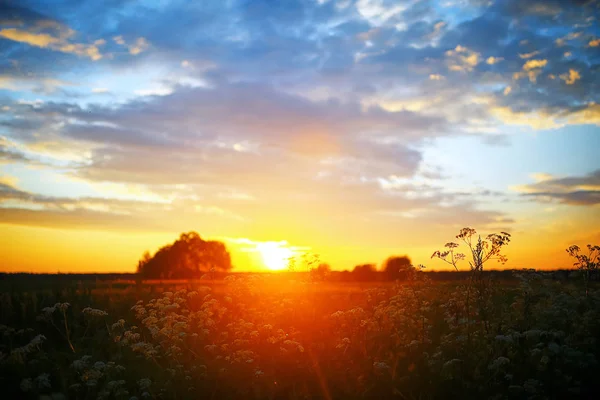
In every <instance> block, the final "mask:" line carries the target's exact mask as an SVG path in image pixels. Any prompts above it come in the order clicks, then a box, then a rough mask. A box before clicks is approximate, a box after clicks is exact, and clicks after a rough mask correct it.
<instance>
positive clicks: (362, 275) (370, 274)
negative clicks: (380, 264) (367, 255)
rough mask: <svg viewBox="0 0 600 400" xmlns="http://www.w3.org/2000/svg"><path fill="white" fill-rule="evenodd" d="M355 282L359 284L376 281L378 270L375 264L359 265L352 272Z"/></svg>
mask: <svg viewBox="0 0 600 400" xmlns="http://www.w3.org/2000/svg"><path fill="white" fill-rule="evenodd" d="M352 277H353V278H354V279H353V280H355V281H359V282H367V281H374V280H376V279H377V270H376V269H375V264H362V265H357V266H356V267H354V269H353V270H352Z"/></svg>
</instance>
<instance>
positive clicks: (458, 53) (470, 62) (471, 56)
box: [446, 45, 480, 72]
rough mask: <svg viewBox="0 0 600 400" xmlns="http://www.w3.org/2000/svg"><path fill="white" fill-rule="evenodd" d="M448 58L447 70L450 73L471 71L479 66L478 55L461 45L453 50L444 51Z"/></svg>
mask: <svg viewBox="0 0 600 400" xmlns="http://www.w3.org/2000/svg"><path fill="white" fill-rule="evenodd" d="M446 56H447V57H448V60H447V62H448V69H449V70H450V71H462V72H466V71H473V68H475V67H476V66H477V64H479V61H480V60H479V57H480V54H479V53H477V52H475V51H472V50H469V49H468V48H466V47H463V46H461V45H458V46H456V48H454V50H448V51H446Z"/></svg>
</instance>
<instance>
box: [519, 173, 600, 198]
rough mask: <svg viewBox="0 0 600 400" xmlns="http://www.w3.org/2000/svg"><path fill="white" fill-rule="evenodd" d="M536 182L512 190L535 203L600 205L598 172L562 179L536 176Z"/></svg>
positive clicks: (599, 175) (599, 178)
mask: <svg viewBox="0 0 600 400" xmlns="http://www.w3.org/2000/svg"><path fill="white" fill-rule="evenodd" d="M536 180H537V182H536V183H533V184H529V185H522V186H517V187H515V188H514V189H515V190H516V191H518V192H520V193H522V194H523V195H524V196H528V197H531V198H534V199H535V200H536V201H546V202H547V201H557V202H559V203H562V204H567V205H573V206H594V205H597V204H600V170H595V171H593V172H591V173H590V174H588V175H585V176H575V177H564V178H558V177H552V176H549V175H541V176H540V175H537V176H536Z"/></svg>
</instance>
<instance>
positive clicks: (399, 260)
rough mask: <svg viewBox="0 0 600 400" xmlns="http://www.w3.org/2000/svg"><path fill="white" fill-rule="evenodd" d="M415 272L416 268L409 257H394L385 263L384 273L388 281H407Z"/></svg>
mask: <svg viewBox="0 0 600 400" xmlns="http://www.w3.org/2000/svg"><path fill="white" fill-rule="evenodd" d="M413 271H414V267H413V265H412V262H411V261H410V258H408V256H392V257H390V258H388V259H387V260H386V261H385V263H384V266H383V272H384V273H385V276H386V279H387V280H388V281H395V280H401V281H404V280H407V279H408V278H409V277H410V275H411V274H412V272H413Z"/></svg>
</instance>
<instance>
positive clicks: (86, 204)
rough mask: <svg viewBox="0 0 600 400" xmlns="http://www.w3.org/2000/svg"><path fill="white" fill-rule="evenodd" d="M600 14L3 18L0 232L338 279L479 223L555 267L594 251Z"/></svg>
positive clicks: (464, 8)
mask: <svg viewBox="0 0 600 400" xmlns="http://www.w3.org/2000/svg"><path fill="white" fill-rule="evenodd" d="M599 7H600V6H599V3H598V2H597V1H576V2H573V1H558V0H552V1H537V0H533V1H527V2H522V1H516V0H508V1H492V0H457V1H453V0H442V1H428V0H422V1H415V0H411V1H386V0H358V1H352V0H338V1H336V0H315V1H312V0H311V1H309V0H307V1H261V0H256V1H214V2H212V1H203V2H197V3H196V2H188V1H133V0H131V1H117V0H111V1H103V2H94V1H89V0H69V1H28V0H20V1H15V2H10V1H9V2H3V3H2V5H0V15H2V17H0V226H6V227H7V226H11V227H13V228H14V227H19V226H21V227H27V228H28V229H29V228H31V229H35V228H40V229H41V228H42V227H43V228H51V229H67V230H73V231H76V230H78V229H79V230H81V229H84V230H90V231H98V230H104V231H108V232H113V233H115V232H118V233H119V234H121V233H122V232H138V233H139V232H158V233H160V234H165V235H176V234H177V233H178V232H181V231H187V230H198V231H199V232H200V233H201V234H203V235H208V236H212V237H229V238H233V239H232V240H233V241H234V242H235V240H238V239H239V238H247V239H248V240H256V241H275V242H279V241H282V240H285V241H287V242H289V243H291V244H292V245H295V246H301V247H303V248H304V247H311V248H314V249H318V250H319V251H320V252H322V253H323V254H330V259H331V260H332V264H335V262H336V261H339V263H340V268H342V267H343V268H347V267H350V266H351V265H347V263H350V262H353V261H350V260H348V257H346V256H342V255H340V254H339V252H340V251H341V250H333V249H340V248H342V247H344V246H348V245H350V246H352V245H355V246H358V245H359V244H360V246H361V249H364V251H362V250H361V251H362V253H360V254H359V256H361V257H363V258H365V259H367V258H377V257H381V256H382V255H383V252H389V251H400V252H402V251H405V252H412V253H413V254H421V253H422V254H425V253H426V251H425V249H429V248H432V249H435V248H436V247H437V246H438V244H439V242H440V241H443V240H444V239H443V238H444V237H445V238H448V239H451V238H452V236H453V234H454V232H456V231H457V230H458V229H459V228H460V227H462V226H465V225H473V226H474V227H476V228H478V229H480V230H482V231H491V230H500V229H502V230H506V231H513V232H529V233H524V234H523V236H524V237H525V238H526V240H523V242H522V244H521V245H516V246H517V248H518V249H519V251H517V252H515V254H516V256H515V257H514V258H513V259H515V260H517V261H515V263H517V264H518V263H519V262H520V263H521V264H523V263H525V262H526V261H528V260H531V257H532V256H531V255H530V256H528V255H527V248H528V246H530V247H531V241H533V240H535V237H536V236H535V235H534V234H533V233H532V232H531V230H532V229H534V228H536V229H539V231H540V232H545V231H547V233H548V235H549V236H548V237H549V238H550V237H552V238H554V240H556V241H558V242H557V243H554V244H552V243H550V240H548V243H546V244H543V246H542V245H540V246H542V247H544V246H545V247H544V248H545V249H547V250H548V254H558V253H556V252H558V251H559V250H561V249H562V247H561V246H563V245H564V243H569V242H574V241H578V240H588V239H590V240H597V239H600V231H599V230H598V228H597V226H598V222H600V213H599V212H598V210H599V209H598V207H599V206H598V204H600V172H599V171H600V161H598V160H599V158H598V157H597V154H596V153H597V149H598V147H599V146H598V145H599V144H600V139H599V134H600V128H599V125H600V105H599V104H598V102H599V100H600V99H599V97H600V95H599V93H600V77H599V76H600V74H599V73H598V70H599V68H600V28H599V26H600V25H599V24H598V23H597V18H598V15H599V14H600V8H599ZM536 221H537V222H539V223H538V224H537V225H536ZM558 227H562V228H558ZM13 228H11V229H13ZM6 229H8V228H6ZM559 233H560V234H559ZM527 235H529V236H527ZM553 235H554V236H553ZM406 243H410V245H407V244H406ZM143 246H144V244H142V243H139V242H136V244H135V245H132V247H133V248H134V250H135V251H136V252H140V253H141V251H143V250H144V248H143ZM395 246H397V248H398V250H394V247H395ZM519 246H520V247H519ZM536 249H537V247H536ZM1 250H2V249H0V251H1ZM538 250H539V249H538ZM538 250H536V252H537V251H538ZM427 251H428V250H427ZM561 251H562V250H561ZM336 252H337V253H336ZM136 254H137V253H136ZM354 254H355V253H353V255H354ZM127 257H129V258H131V257H132V256H131V255H130V254H127V256H123V257H121V258H118V259H115V263H116V264H118V265H119V268H125V269H126V268H129V267H128V265H130V264H131V265H133V264H134V262H133V261H132V260H130V259H129V258H127ZM13 261H14V260H13ZM13 261H11V262H13ZM362 261H365V260H357V263H358V262H362ZM367 261H368V260H367ZM35 262H36V261H35V260H33V261H31V263H35ZM561 262H563V261H561ZM32 265H33V264H32ZM515 265H516V264H515ZM28 267H29V264H28ZM64 267H65V268H71V269H77V267H76V266H73V265H69V266H64ZM11 268H16V267H11Z"/></svg>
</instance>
